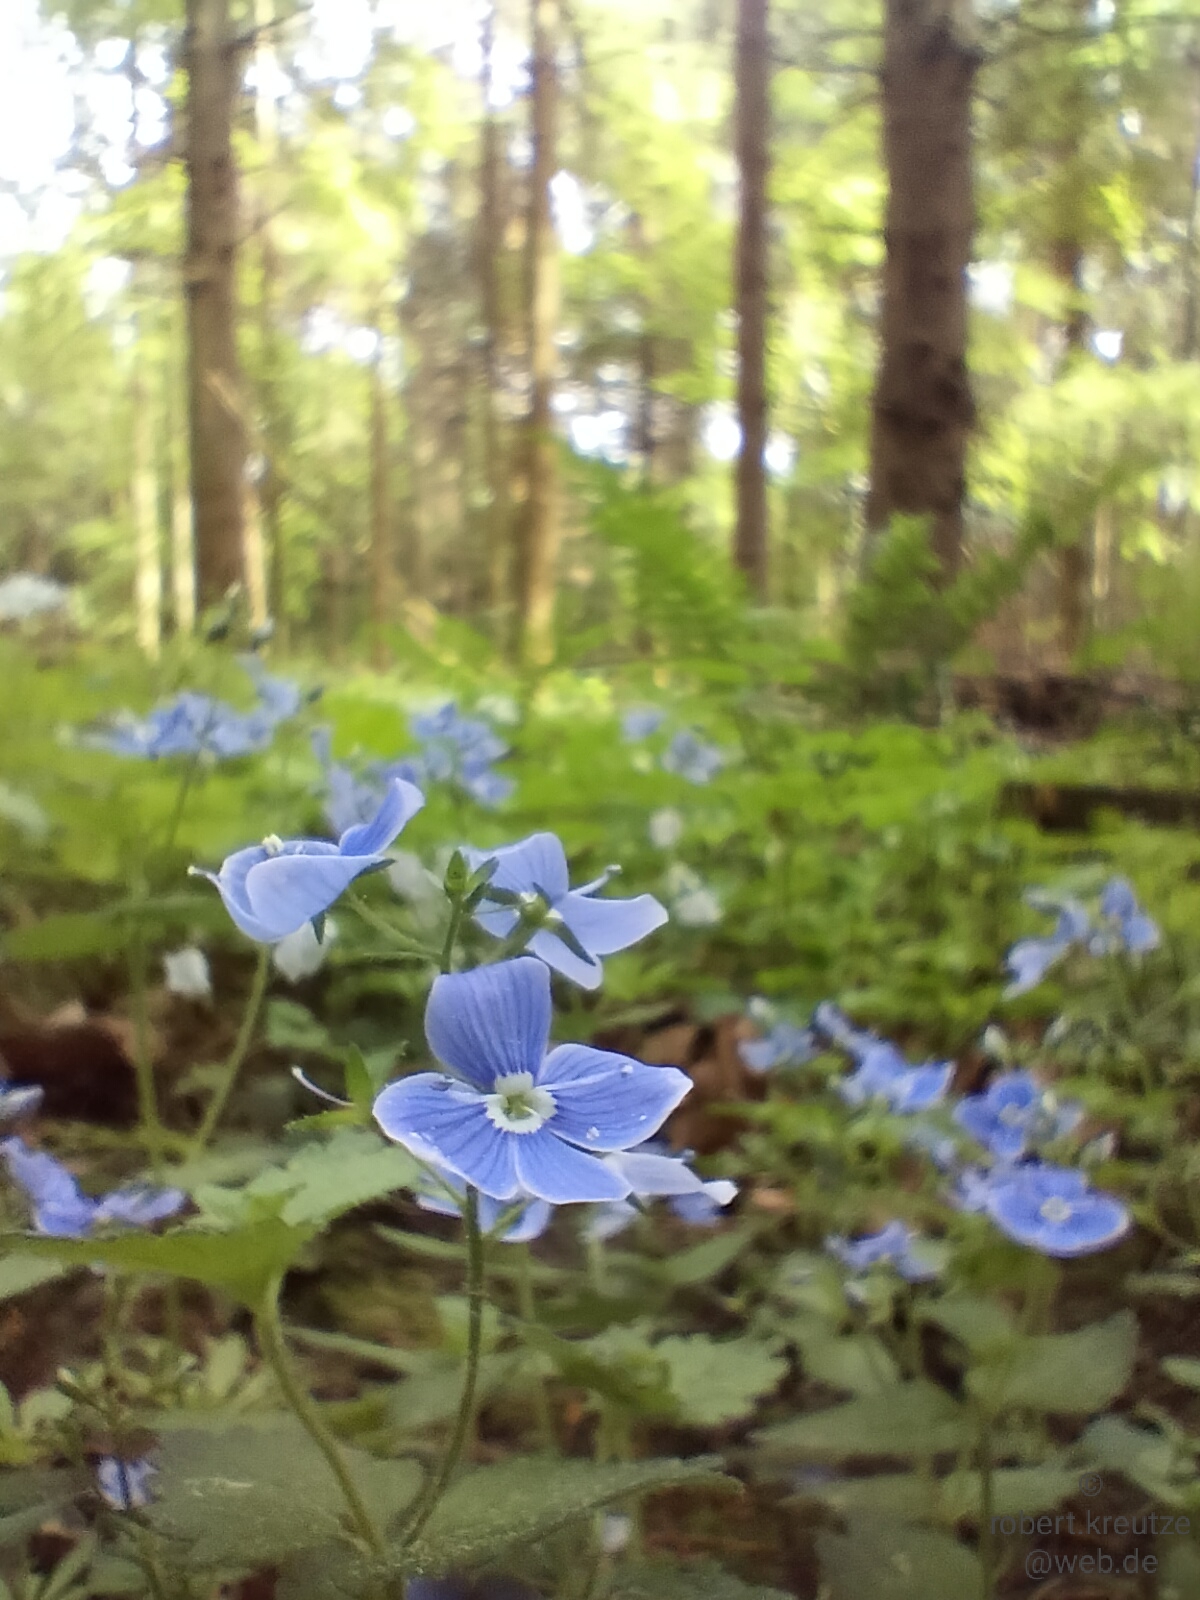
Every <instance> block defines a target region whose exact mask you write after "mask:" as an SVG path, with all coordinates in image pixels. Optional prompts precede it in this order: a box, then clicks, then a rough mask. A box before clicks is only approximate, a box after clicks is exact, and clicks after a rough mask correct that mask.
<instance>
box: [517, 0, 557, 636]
mask: <svg viewBox="0 0 1200 1600" xmlns="http://www.w3.org/2000/svg"><path fill="white" fill-rule="evenodd" d="M531 21H532V32H533V84H532V106H531V115H532V131H533V169H532V171H531V173H530V179H529V224H528V236H527V241H526V247H527V250H528V279H527V289H526V292H527V295H528V316H529V333H528V338H529V374H530V401H529V412H528V416H527V418H526V423H525V457H526V488H525V504H524V507H523V514H522V517H521V537H520V540H519V555H520V562H519V566H520V587H519V594H518V609H517V616H518V626H519V629H520V655H521V658H522V660H524V661H525V662H527V663H528V664H530V665H532V666H544V665H546V664H547V663H549V662H550V661H551V660H553V657H554V601H555V590H556V570H557V565H558V544H559V532H560V530H559V507H558V482H557V476H558V472H557V469H558V462H557V453H556V448H555V441H554V435H553V433H552V432H551V420H552V413H551V406H550V401H551V398H552V395H553V391H554V377H555V366H556V360H555V356H556V349H555V343H554V335H555V332H556V330H557V326H558V311H559V270H558V244H557V241H556V239H555V236H554V222H553V217H552V213H551V209H550V180H551V179H552V178H553V176H554V173H555V171H556V169H557V165H558V155H557V150H556V143H557V140H556V134H557V121H558V116H557V112H558V106H557V100H558V75H557V64H556V51H557V45H558V33H559V0H531Z"/></svg>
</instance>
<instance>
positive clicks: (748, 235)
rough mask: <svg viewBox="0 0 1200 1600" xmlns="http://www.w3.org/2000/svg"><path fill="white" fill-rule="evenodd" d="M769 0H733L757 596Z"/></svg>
mask: <svg viewBox="0 0 1200 1600" xmlns="http://www.w3.org/2000/svg"><path fill="white" fill-rule="evenodd" d="M767 5H768V0H738V19H737V43H736V47H735V58H734V67H733V79H734V93H735V104H734V114H733V119H734V144H735V147H736V153H737V164H738V174H739V194H740V199H739V209H738V232H737V253H736V261H735V274H734V276H735V285H734V294H735V298H736V308H737V328H738V332H737V374H738V375H737V414H738V423H739V426H740V428H741V434H742V438H741V447H740V449H739V451H738V458H737V468H736V477H735V491H736V519H735V526H734V539H733V559H734V564H735V566H736V567H737V568H738V570H739V571H740V572H741V573H743V574H744V576H745V579H746V583H747V585H748V587H749V589H750V591H751V593H752V594H753V595H754V596H755V598H756V599H758V600H765V599H766V595H767V480H766V469H765V467H764V464H763V452H764V450H765V449H766V444H767V373H766V337H767V171H768V164H769V140H770V39H769V36H768V31H767Z"/></svg>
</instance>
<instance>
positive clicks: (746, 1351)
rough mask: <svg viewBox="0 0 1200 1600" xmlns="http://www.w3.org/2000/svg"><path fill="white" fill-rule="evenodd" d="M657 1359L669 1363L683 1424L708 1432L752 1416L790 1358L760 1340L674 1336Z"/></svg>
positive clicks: (660, 1345)
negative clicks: (777, 1352) (709, 1429)
mask: <svg viewBox="0 0 1200 1600" xmlns="http://www.w3.org/2000/svg"><path fill="white" fill-rule="evenodd" d="M653 1353H654V1354H655V1355H656V1356H657V1357H658V1358H659V1360H661V1361H665V1362H666V1363H667V1370H668V1372H669V1374H670V1381H671V1389H672V1392H673V1393H674V1395H675V1397H676V1399H677V1400H678V1401H679V1414H680V1417H681V1418H682V1420H683V1421H685V1422H694V1423H696V1424H697V1425H698V1426H700V1427H707V1428H713V1427H719V1426H720V1425H721V1424H722V1423H725V1422H734V1421H736V1420H737V1419H738V1418H739V1417H745V1416H749V1414H750V1412H751V1411H753V1410H754V1406H755V1403H756V1402H757V1401H758V1400H759V1399H760V1398H761V1396H763V1395H765V1394H769V1393H770V1391H771V1390H772V1389H774V1388H775V1387H776V1385H777V1384H778V1383H779V1381H780V1379H781V1378H782V1377H783V1375H784V1373H785V1372H786V1371H787V1362H786V1361H785V1360H784V1358H783V1357H782V1356H779V1355H775V1354H774V1353H773V1352H772V1351H771V1350H769V1349H768V1348H767V1347H766V1346H765V1345H763V1344H761V1343H760V1342H759V1341H758V1340H757V1339H712V1338H710V1337H709V1336H708V1335H707V1334H704V1333H693V1334H688V1335H686V1336H684V1335H679V1336H675V1335H673V1336H672V1337H670V1338H668V1339H660V1340H659V1341H658V1343H657V1344H655V1345H654V1346H653Z"/></svg>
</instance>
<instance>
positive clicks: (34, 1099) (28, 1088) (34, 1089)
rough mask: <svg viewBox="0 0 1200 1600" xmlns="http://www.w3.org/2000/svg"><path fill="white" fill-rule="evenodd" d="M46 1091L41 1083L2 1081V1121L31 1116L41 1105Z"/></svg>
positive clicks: (0, 1119)
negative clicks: (24, 1083) (25, 1083)
mask: <svg viewBox="0 0 1200 1600" xmlns="http://www.w3.org/2000/svg"><path fill="white" fill-rule="evenodd" d="M44 1093H45V1090H44V1089H43V1088H42V1086H41V1084H39V1083H31V1084H27V1085H22V1084H13V1083H3V1082H0V1122H15V1121H16V1119H17V1118H18V1117H27V1116H29V1114H30V1113H31V1112H33V1111H36V1110H37V1108H38V1107H39V1106H40V1105H41V1103H42V1097H43V1095H44Z"/></svg>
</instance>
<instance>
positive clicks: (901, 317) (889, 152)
mask: <svg viewBox="0 0 1200 1600" xmlns="http://www.w3.org/2000/svg"><path fill="white" fill-rule="evenodd" d="M963 15H964V8H963V7H962V5H961V4H959V3H958V0H885V17H884V34H883V69H882V78H881V86H882V93H883V154H884V164H885V167H886V170H887V176H888V198H887V210H886V215H885V219H884V243H885V251H886V254H885V259H884V268H883V296H882V308H881V314H880V340H881V349H880V358H879V368H878V372H877V375H876V381H875V396H874V401H873V406H872V428H871V489H870V494H869V496H868V499H867V508H866V515H867V526H868V529H869V530H870V532H871V533H878V532H879V531H880V530H881V529H883V528H884V527H886V525H887V523H888V520H889V519H890V518H891V517H892V516H894V515H896V514H907V515H914V516H927V517H929V518H930V521H931V538H932V548H933V551H934V554H935V555H936V556H937V560H938V566H939V571H940V579H941V581H943V582H945V581H948V580H949V579H950V578H952V577H953V576H954V573H955V572H956V571H957V569H958V565H959V562H960V560H961V557H962V530H963V497H964V494H965V485H966V454H967V439H968V436H969V434H970V431H971V428H972V427H973V425H974V421H975V408H974V404H973V401H972V398H971V385H970V379H969V377H968V373H967V267H968V265H969V263H970V259H971V238H972V234H973V232H974V227H975V207H974V199H973V190H972V173H971V98H972V92H973V88H974V82H975V74H976V71H977V69H978V66H979V59H980V58H979V52H978V50H977V48H976V46H975V45H974V43H973V42H972V41H971V40H970V39H969V38H968V37H967V36H966V33H965V29H964V22H963V20H962V19H963Z"/></svg>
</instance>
